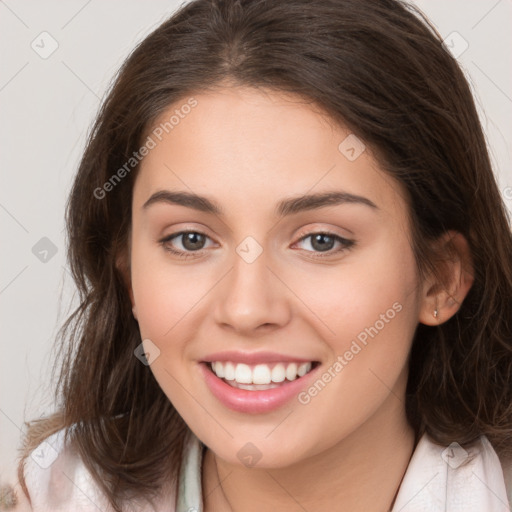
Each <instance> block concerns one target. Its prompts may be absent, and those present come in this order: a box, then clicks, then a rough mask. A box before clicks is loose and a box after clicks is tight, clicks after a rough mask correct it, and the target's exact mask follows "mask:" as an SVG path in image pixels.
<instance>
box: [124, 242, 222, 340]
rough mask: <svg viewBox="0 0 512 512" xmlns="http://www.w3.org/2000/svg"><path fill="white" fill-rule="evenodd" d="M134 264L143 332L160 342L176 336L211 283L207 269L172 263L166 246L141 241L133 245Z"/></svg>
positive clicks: (133, 283)
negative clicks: (163, 247)
mask: <svg viewBox="0 0 512 512" xmlns="http://www.w3.org/2000/svg"><path fill="white" fill-rule="evenodd" d="M131 266H132V267H131V275H132V289H133V295H134V300H135V304H136V307H137V317H138V321H139V327H140V330H141V335H142V336H143V338H150V339H153V338H154V339H155V340H156V341H157V342H158V341H162V340H163V339H164V338H167V337H170V336H173V334H174V331H175V330H176V328H177V326H178V324H179V323H180V322H181V321H182V319H184V318H186V316H187V315H188V314H190V312H191V311H193V309H194V307H195V306H196V305H197V304H198V303H199V302H200V301H201V299H202V298H203V297H204V296H205V294H206V293H207V292H208V289H209V288H211V286H212V284H210V281H212V278H211V275H210V274H211V271H208V269H207V268H205V267H201V268H200V267H198V266H195V267H192V266H186V265H185V266H180V265H177V264H176V263H174V264H172V263H171V262H170V261H169V257H168V255H167V254H166V252H165V251H164V249H161V248H158V249H157V250H155V249H154V248H153V249H151V248H148V247H147V246H144V245H143V244H142V243H141V244H139V245H137V244H134V246H133V250H132V260H131ZM174 338H175V337H174ZM175 339H176V338H175Z"/></svg>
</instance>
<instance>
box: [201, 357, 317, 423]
mask: <svg viewBox="0 0 512 512" xmlns="http://www.w3.org/2000/svg"><path fill="white" fill-rule="evenodd" d="M199 366H200V368H201V371H202V373H203V376H204V379H205V381H206V385H207V386H208V388H209V389H210V391H211V392H212V394H213V395H214V396H215V397H216V398H217V399H218V400H219V401H220V402H221V403H222V404H224V405H225V406H226V407H228V408H229V409H232V410H234V411H238V412H244V413H249V414H259V413H264V412H268V411H272V410H274V409H277V408H279V407H281V406H282V405H284V404H285V403H286V402H288V401H289V400H291V399H292V398H293V397H294V396H298V394H299V393H300V392H301V391H302V390H303V389H304V387H305V386H306V384H307V383H308V382H309V380H310V379H311V376H312V375H314V374H316V371H317V370H318V368H319V367H320V365H318V366H316V368H313V369H312V370H311V371H310V372H308V373H306V375H304V376H303V377H299V378H297V379H295V380H292V381H289V382H286V383H285V384H281V385H280V386H279V387H277V388H272V389H265V390H260V391H249V390H247V389H238V388H234V387H232V386H230V385H229V384H227V383H226V382H224V381H223V380H222V379H219V377H217V376H216V375H215V374H214V373H213V372H212V371H211V370H210V368H209V366H208V364H207V363H200V364H199Z"/></svg>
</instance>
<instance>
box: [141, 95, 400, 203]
mask: <svg viewBox="0 0 512 512" xmlns="http://www.w3.org/2000/svg"><path fill="white" fill-rule="evenodd" d="M190 105H194V106H193V107H190ZM148 136H149V137H150V138H151V139H152V141H153V144H152V146H154V147H153V148H152V149H151V150H150V151H149V152H148V154H147V155H146V156H145V157H144V159H143V160H142V162H141V167H140V169H139V173H138V176H137V180H136V187H135V191H134V203H135V204H138V205H139V206H140V205H141V204H143V202H144V201H145V200H147V198H148V197H149V196H150V195H151V194H153V193H154V192H156V191H157V190H160V189H171V190H174V189H179V190H186V189H189V191H191V192H194V193H196V194H203V195H204V194H206V195H209V196H214V197H218V198H219V200H220V202H221V203H222V202H229V203H231V204H233V205H234V206H236V204H238V205H239V206H240V207H241V206H243V205H244V204H246V203H247V202H248V201H250V202H252V203H253V204H255V205H257V204H259V205H261V204H268V205H269V206H270V205H273V204H275V203H277V202H278V201H279V199H281V198H282V197H284V196H293V195H302V194H305V193H307V192H308V191H309V192H315V193H318V192H323V191H326V190H332V189H337V190H338V189H340V188H342V189H343V190H344V191H346V192H348V193H352V194H357V195H365V196H366V197H369V199H371V200H372V201H373V202H375V203H381V204H382V205H383V206H386V203H389V202H390V201H392V202H396V201H397V200H398V201H400V200H401V198H400V196H402V195H403V191H402V190H401V187H400V185H399V184H398V183H397V182H396V181H395V180H393V179H392V178H391V177H390V176H389V175H387V174H385V173H384V172H383V171H382V170H381V169H380V168H379V165H378V163H377V161H376V160H375V159H374V158H373V156H372V154H371V152H370V150H369V148H366V147H365V146H364V144H363V142H362V141H360V140H359V139H358V138H357V137H356V136H355V135H354V134H351V132H350V130H348V129H347V128H346V127H344V126H341V125H339V124H337V123H336V122H334V120H332V119H331V118H330V117H329V116H328V115H327V114H326V113H325V112H324V111H322V110H321V109H320V108H318V107H317V106H316V105H315V104H313V103H312V102H311V101H309V100H306V99H304V98H301V97H298V96H295V95H290V94H287V93H283V92H280V91H273V90H269V89H266V90H260V89H253V88H248V87H226V88H222V89H218V90H215V91H209V92H203V93H196V94H193V95H190V96H188V97H184V98H183V99H181V100H179V101H177V102H175V103H174V104H172V105H170V106H169V108H168V109H167V110H166V112H164V114H162V115H161V116H160V117H159V118H158V119H157V120H156V122H155V123H153V125H152V126H151V127H150V129H149V130H148ZM354 157H355V158H354ZM384 209H385V208H384Z"/></svg>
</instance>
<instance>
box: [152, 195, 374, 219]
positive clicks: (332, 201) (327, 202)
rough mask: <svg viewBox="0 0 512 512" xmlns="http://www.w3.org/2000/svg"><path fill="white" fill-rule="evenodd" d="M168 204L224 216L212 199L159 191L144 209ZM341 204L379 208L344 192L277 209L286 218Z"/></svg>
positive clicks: (302, 198)
mask: <svg viewBox="0 0 512 512" xmlns="http://www.w3.org/2000/svg"><path fill="white" fill-rule="evenodd" d="M157 203H166V204H176V205H180V206H186V207H188V208H193V209H194V210H198V211H201V212H205V213H212V214H214V215H218V216H222V215H223V211H222V208H221V206H220V205H219V204H218V203H217V202H215V201H214V200H212V199H209V198H207V197H205V196H200V195H197V194H194V193H191V192H185V191H171V190H159V191H157V192H155V193H154V194H152V195H151V197H150V198H149V199H148V200H147V201H146V202H145V203H144V204H143V206H142V209H144V210H145V209H147V208H149V207H150V206H151V205H153V204H157ZM341 204H361V205H364V206H368V207H370V208H372V209H374V210H378V209H379V208H378V206H377V205H376V204H375V203H374V202H373V201H371V200H370V199H368V198H366V197H363V196H358V195H355V194H350V193H348V192H343V191H332V192H324V193H319V194H309V195H303V196H297V197H291V198H287V199H284V200H282V201H280V202H279V203H278V204H277V206H276V209H275V212H276V214H277V215H278V216H280V217H284V216H287V215H293V214H296V213H299V212H302V211H307V210H315V209H318V208H323V207H325V206H336V205H341Z"/></svg>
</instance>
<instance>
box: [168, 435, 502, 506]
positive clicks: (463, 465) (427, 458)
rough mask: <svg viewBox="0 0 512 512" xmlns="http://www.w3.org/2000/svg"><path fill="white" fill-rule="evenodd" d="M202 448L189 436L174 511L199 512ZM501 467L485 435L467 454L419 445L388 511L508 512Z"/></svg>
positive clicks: (426, 438) (422, 442)
mask: <svg viewBox="0 0 512 512" xmlns="http://www.w3.org/2000/svg"><path fill="white" fill-rule="evenodd" d="M203 450H204V445H203V444H202V443H201V442H200V441H199V439H198V438H197V437H196V436H195V435H194V434H192V435H191V437H190V439H189V441H188V442H187V444H186V447H185V454H184V460H183V465H182V468H181V472H180V478H179V484H178V499H177V507H176V512H190V511H194V512H203V501H202V492H201V464H202V459H203V453H204V451H203ZM510 510H511V508H510V506H509V502H508V500H507V491H506V487H505V480H504V476H503V470H502V467H501V463H500V461H499V459H498V456H497V454H496V452H495V451H494V449H493V447H492V445H491V443H490V442H489V441H488V440H487V438H486V437H485V436H481V437H480V439H479V440H478V441H477V442H476V443H474V444H473V445H472V447H471V448H469V449H468V450H467V451H466V450H464V449H463V448H462V447H460V446H459V445H457V444H456V443H452V444H451V445H450V446H449V447H443V446H439V445H437V444H435V443H434V442H433V441H432V440H431V439H430V437H429V436H428V435H427V434H424V435H423V436H422V437H421V439H420V440H419V442H418V444H417V446H416V449H415V450H414V453H413V455H412V457H411V460H410V462H409V465H408V467H407V471H406V472H405V475H404V478H403V480H402V483H401V485H400V489H399V491H398V494H397V497H396V500H395V504H394V506H393V509H392V511H391V512H510Z"/></svg>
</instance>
